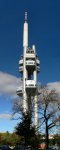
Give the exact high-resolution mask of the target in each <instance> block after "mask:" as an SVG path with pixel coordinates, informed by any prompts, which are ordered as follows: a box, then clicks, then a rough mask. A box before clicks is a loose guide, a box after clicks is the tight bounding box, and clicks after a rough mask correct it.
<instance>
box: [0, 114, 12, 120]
mask: <svg viewBox="0 0 60 150" xmlns="http://www.w3.org/2000/svg"><path fill="white" fill-rule="evenodd" d="M11 118H12V115H11V114H0V119H11Z"/></svg>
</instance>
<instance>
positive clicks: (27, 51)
mask: <svg viewBox="0 0 60 150" xmlns="http://www.w3.org/2000/svg"><path fill="white" fill-rule="evenodd" d="M19 72H20V74H21V77H22V86H20V87H18V88H17V95H18V96H21V97H22V98H23V111H24V112H26V111H27V110H28V111H29V105H30V107H31V103H30V102H31V98H32V96H34V118H35V119H34V120H35V121H34V125H35V127H36V128H37V127H38V113H37V112H38V105H37V102H38V99H37V95H38V92H37V91H38V89H37V77H38V73H39V72H40V61H39V59H38V57H37V54H36V49H35V45H33V46H32V48H29V47H28V22H27V12H26V13H25V22H24V26H23V54H22V55H21V59H20V60H19Z"/></svg>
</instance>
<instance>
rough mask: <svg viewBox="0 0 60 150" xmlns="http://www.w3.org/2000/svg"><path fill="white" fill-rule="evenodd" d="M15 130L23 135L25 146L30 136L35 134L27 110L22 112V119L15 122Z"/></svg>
mask: <svg viewBox="0 0 60 150" xmlns="http://www.w3.org/2000/svg"><path fill="white" fill-rule="evenodd" d="M15 132H16V134H18V135H20V136H23V137H24V139H25V146H27V145H30V144H31V137H33V136H35V128H34V127H33V126H32V122H31V116H30V113H29V112H26V113H23V117H22V121H21V122H20V123H18V124H17V126H16V128H15Z"/></svg>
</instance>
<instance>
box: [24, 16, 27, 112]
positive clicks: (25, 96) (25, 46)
mask: <svg viewBox="0 0 60 150" xmlns="http://www.w3.org/2000/svg"><path fill="white" fill-rule="evenodd" d="M27 48H28V23H27V13H25V23H24V28H23V110H24V112H26V110H27V109H28V104H27V93H26V88H25V84H26V83H25V82H26V79H27V70H26V50H27Z"/></svg>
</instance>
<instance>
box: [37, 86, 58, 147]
mask: <svg viewBox="0 0 60 150" xmlns="http://www.w3.org/2000/svg"><path fill="white" fill-rule="evenodd" d="M38 99H39V103H38V106H39V116H40V128H42V129H43V128H45V139H46V150H48V146H49V132H50V130H51V129H52V128H53V127H56V126H58V123H59V122H60V113H59V108H58V104H59V101H58V94H57V93H56V91H55V90H49V89H48V88H47V87H43V88H42V89H41V92H40V95H39V97H38Z"/></svg>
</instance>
